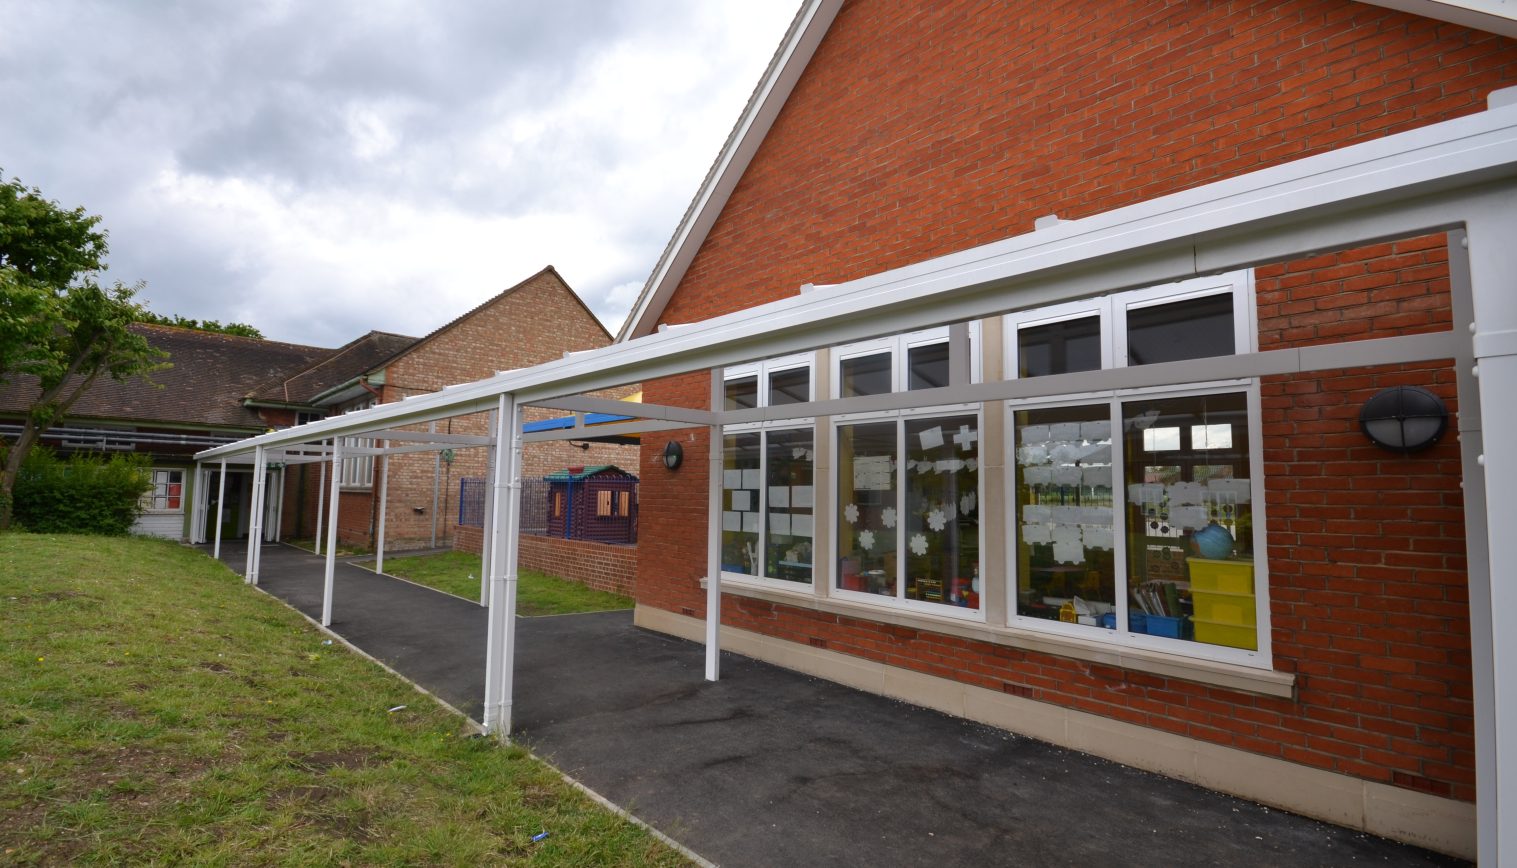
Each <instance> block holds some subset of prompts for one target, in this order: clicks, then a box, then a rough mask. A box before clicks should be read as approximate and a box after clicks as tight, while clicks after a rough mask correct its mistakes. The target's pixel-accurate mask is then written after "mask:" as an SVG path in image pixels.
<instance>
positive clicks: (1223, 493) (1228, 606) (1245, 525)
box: [1122, 393, 1259, 650]
mask: <svg viewBox="0 0 1517 868" xmlns="http://www.w3.org/2000/svg"><path fill="white" fill-rule="evenodd" d="M1122 420H1123V429H1124V433H1123V436H1122V444H1123V445H1122V448H1123V456H1124V460H1125V461H1126V477H1127V478H1126V479H1125V480H1123V481H1124V483H1125V484H1126V486H1127V495H1128V497H1127V533H1128V543H1127V573H1128V576H1129V582H1128V606H1129V607H1130V609H1131V611H1132V612H1133V615H1132V616H1131V619H1130V621H1131V627H1132V629H1133V631H1134V632H1139V633H1148V634H1150V635H1155V636H1165V637H1168V638H1173V639H1189V640H1193V641H1196V642H1205V643H1208V644H1212V645H1225V646H1230V647H1233V648H1247V649H1250V650H1256V649H1257V648H1258V647H1259V638H1258V628H1257V626H1256V623H1257V620H1256V617H1257V616H1256V608H1255V605H1254V559H1253V554H1254V553H1253V506H1252V503H1251V499H1252V495H1251V492H1250V488H1249V463H1248V407H1247V403H1246V401H1245V398H1244V395H1243V394H1242V393H1231V394H1223V395H1198V396H1194V397H1185V398H1145V399H1141V400H1137V401H1128V402H1126V403H1124V404H1123V405H1122ZM1153 431H1166V432H1173V434H1169V433H1166V434H1165V435H1164V436H1162V437H1155V436H1150V435H1151V432H1153ZM1171 440H1173V441H1176V442H1174V443H1173V445H1172V444H1171V442H1170V441H1171ZM1156 447H1158V448H1156ZM1160 453H1162V454H1160Z"/></svg>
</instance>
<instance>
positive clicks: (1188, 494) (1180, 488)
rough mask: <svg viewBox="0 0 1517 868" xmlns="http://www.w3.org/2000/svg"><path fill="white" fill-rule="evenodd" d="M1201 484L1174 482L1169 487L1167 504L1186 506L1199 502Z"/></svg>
mask: <svg viewBox="0 0 1517 868" xmlns="http://www.w3.org/2000/svg"><path fill="white" fill-rule="evenodd" d="M1201 492H1202V488H1201V483H1199V482H1176V483H1175V484H1174V485H1171V486H1170V487H1169V502H1170V503H1173V504H1177V505H1178V504H1187V503H1200V502H1201Z"/></svg>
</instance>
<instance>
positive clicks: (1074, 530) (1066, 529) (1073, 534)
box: [1053, 524, 1081, 545]
mask: <svg viewBox="0 0 1517 868" xmlns="http://www.w3.org/2000/svg"><path fill="white" fill-rule="evenodd" d="M1080 538H1081V534H1080V526H1079V525H1076V524H1056V525H1054V526H1053V543H1054V545H1059V544H1060V543H1076V544H1078V543H1079V542H1080Z"/></svg>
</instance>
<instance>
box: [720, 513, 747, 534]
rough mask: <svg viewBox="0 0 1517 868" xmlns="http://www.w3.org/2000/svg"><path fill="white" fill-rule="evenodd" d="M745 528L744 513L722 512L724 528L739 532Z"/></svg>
mask: <svg viewBox="0 0 1517 868" xmlns="http://www.w3.org/2000/svg"><path fill="white" fill-rule="evenodd" d="M742 529H743V514H742V513H740V512H724V513H722V530H728V531H732V532H733V533H738V532H739V531H741V530H742Z"/></svg>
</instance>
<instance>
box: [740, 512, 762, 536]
mask: <svg viewBox="0 0 1517 868" xmlns="http://www.w3.org/2000/svg"><path fill="white" fill-rule="evenodd" d="M738 514H739V515H741V516H742V517H743V532H744V533H758V525H759V521H758V519H759V515H758V513H756V512H742V513H738Z"/></svg>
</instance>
